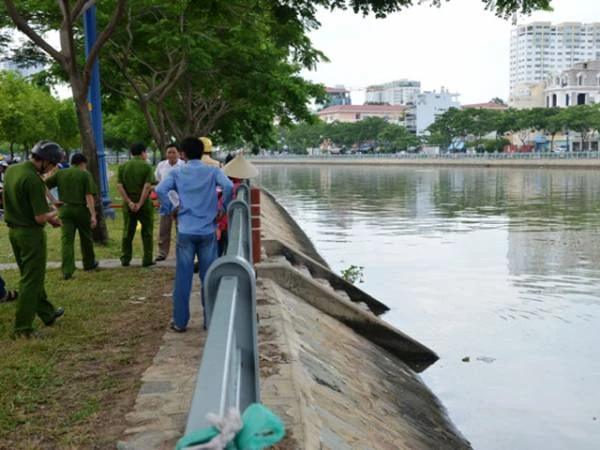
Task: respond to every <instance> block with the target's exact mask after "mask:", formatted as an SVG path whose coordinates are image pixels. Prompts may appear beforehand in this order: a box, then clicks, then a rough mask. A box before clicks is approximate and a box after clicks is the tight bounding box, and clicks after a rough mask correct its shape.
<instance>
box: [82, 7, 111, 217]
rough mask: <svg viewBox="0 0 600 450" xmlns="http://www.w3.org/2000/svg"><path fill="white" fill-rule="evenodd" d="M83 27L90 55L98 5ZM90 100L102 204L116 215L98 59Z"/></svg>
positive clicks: (106, 212)
mask: <svg viewBox="0 0 600 450" xmlns="http://www.w3.org/2000/svg"><path fill="white" fill-rule="evenodd" d="M83 28H84V34H85V56H86V58H87V57H88V56H89V54H90V51H91V50H92V47H93V46H94V43H95V42H96V34H97V33H96V5H92V6H90V7H89V8H88V9H87V10H86V11H85V13H84V16H83ZM88 102H89V105H90V117H91V120H92V130H93V132H94V141H95V142H96V153H97V155H98V168H99V172H100V194H101V196H102V206H103V207H104V215H105V216H106V217H111V218H114V217H115V211H114V210H113V209H112V208H110V203H111V200H110V196H109V191H108V173H107V165H106V154H105V153H104V137H103V132H102V103H101V100H100V63H99V62H98V60H96V62H95V63H94V65H93V66H92V78H91V81H90V87H89V90H88Z"/></svg>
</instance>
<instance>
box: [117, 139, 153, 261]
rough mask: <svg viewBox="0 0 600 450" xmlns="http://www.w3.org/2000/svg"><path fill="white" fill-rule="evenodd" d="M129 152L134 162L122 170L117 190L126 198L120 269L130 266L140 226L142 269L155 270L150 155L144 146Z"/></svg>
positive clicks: (119, 174) (124, 201) (129, 162)
mask: <svg viewBox="0 0 600 450" xmlns="http://www.w3.org/2000/svg"><path fill="white" fill-rule="evenodd" d="M129 151H130V153H131V156H132V158H131V159H130V160H129V161H127V162H126V163H124V164H122V165H121V166H119V171H118V175H117V190H118V191H119V194H121V197H122V198H123V241H122V244H121V265H122V266H128V265H129V264H130V262H131V256H132V255H131V253H132V248H131V247H132V246H131V244H132V241H133V237H134V236H135V229H136V226H137V223H138V222H140V224H141V225H142V246H143V249H144V256H143V258H142V266H144V267H146V266H152V265H154V264H156V263H155V262H154V260H153V259H152V228H153V225H154V207H153V205H152V201H151V200H150V199H149V198H148V195H149V194H150V190H151V189H152V185H153V184H154V172H153V170H152V167H151V166H150V165H149V164H148V162H147V158H148V155H147V153H146V146H145V145H144V144H142V143H136V144H132V145H131V147H130V149H129Z"/></svg>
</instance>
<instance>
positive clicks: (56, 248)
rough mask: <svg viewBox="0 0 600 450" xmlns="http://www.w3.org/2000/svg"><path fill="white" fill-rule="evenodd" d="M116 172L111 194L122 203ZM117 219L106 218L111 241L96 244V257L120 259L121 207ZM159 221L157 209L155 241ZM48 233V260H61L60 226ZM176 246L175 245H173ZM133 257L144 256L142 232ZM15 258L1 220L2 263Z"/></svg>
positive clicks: (111, 173) (111, 168) (48, 228)
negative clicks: (105, 243)
mask: <svg viewBox="0 0 600 450" xmlns="http://www.w3.org/2000/svg"><path fill="white" fill-rule="evenodd" d="M116 173H117V166H116V165H111V166H109V191H110V192H109V195H110V199H111V201H112V203H115V204H121V201H122V199H121V197H120V196H119V194H118V193H117V188H116V179H117V177H116ZM115 213H116V214H115V216H116V217H115V219H108V218H107V219H106V226H107V228H108V236H109V242H108V244H107V245H96V246H95V252H96V259H99V260H102V259H119V256H120V255H121V238H122V236H123V215H122V214H123V213H122V211H121V209H120V208H115ZM158 222H159V215H158V210H155V214H154V241H155V243H156V239H157V236H158ZM46 233H47V235H48V261H60V260H61V251H60V228H52V227H51V226H46ZM171 247H172V248H174V245H172V246H171ZM154 252H155V253H156V245H155V246H154ZM133 257H134V258H141V257H142V238H141V233H140V232H139V231H138V232H137V233H136V234H135V238H134V240H133ZM75 258H76V261H81V252H80V250H79V237H78V236H76V238H75ZM14 262H15V258H14V256H13V253H12V248H11V246H10V242H9V240H8V228H7V226H6V223H5V222H4V221H0V264H5V263H14Z"/></svg>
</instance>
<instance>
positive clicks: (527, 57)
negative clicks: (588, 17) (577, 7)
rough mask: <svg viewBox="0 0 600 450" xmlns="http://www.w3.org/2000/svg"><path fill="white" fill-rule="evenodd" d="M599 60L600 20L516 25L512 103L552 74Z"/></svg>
mask: <svg viewBox="0 0 600 450" xmlns="http://www.w3.org/2000/svg"><path fill="white" fill-rule="evenodd" d="M596 59H600V23H598V22H595V23H581V22H564V23H559V24H554V25H553V24H552V23H551V22H532V23H529V24H524V25H519V26H517V27H516V28H514V29H513V30H512V32H511V39H510V97H509V104H510V105H511V106H519V104H520V103H521V102H523V99H527V98H530V97H531V95H532V94H531V90H532V89H534V88H535V87H536V86H538V85H539V83H541V82H543V81H544V80H546V79H547V78H548V76H550V75H552V74H553V73H555V72H560V71H563V70H566V69H568V68H569V67H572V66H573V65H574V64H575V63H578V62H584V61H589V60H596ZM539 98H540V100H543V97H542V96H540V97H539ZM523 103H525V102H523ZM530 106H531V105H530ZM536 106H543V105H541V104H540V105H536Z"/></svg>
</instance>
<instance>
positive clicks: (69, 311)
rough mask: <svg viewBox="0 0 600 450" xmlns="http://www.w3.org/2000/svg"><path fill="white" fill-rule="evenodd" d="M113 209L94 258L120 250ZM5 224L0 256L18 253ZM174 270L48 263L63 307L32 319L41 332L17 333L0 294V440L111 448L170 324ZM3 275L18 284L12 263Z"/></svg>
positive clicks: (53, 235)
mask: <svg viewBox="0 0 600 450" xmlns="http://www.w3.org/2000/svg"><path fill="white" fill-rule="evenodd" d="M114 200H116V198H115V197H114V196H113V201H114ZM117 217H118V219H117V220H115V221H108V224H109V233H110V237H111V242H110V243H109V245H108V246H107V247H98V248H97V257H98V259H104V258H118V256H119V248H120V238H121V229H120V226H121V223H122V221H121V219H120V217H121V216H120V211H117ZM0 227H2V228H3V229H0V252H1V256H0V262H2V263H11V262H14V258H13V257H12V253H11V249H10V245H9V244H8V237H7V230H6V226H5V225H4V223H2V224H1V225H0ZM137 234H138V235H139V233H137ZM48 237H49V239H48V241H49V254H48V259H49V261H59V260H60V230H51V229H48ZM140 256H141V246H140V238H139V236H136V246H135V247H134V257H138V258H139V257H140ZM173 274H174V272H173V269H172V268H165V267H161V268H158V267H156V266H154V267H152V268H148V269H146V268H141V267H128V268H120V267H119V268H116V269H106V268H105V269H101V270H99V271H95V272H84V271H81V270H78V271H77V272H76V273H75V278H74V279H72V280H69V281H64V280H62V274H61V272H60V270H58V269H53V270H48V272H47V282H46V288H47V292H48V296H49V298H50V299H51V300H52V302H53V303H54V304H55V305H56V306H63V307H64V308H65V310H66V313H65V315H64V317H62V318H61V319H59V320H58V321H57V323H56V324H55V325H54V326H53V327H44V326H43V324H42V323H41V322H40V321H39V319H36V322H35V325H36V327H39V328H40V329H41V330H42V331H43V332H44V333H45V334H46V338H45V339H41V340H38V339H31V340H26V339H18V340H13V339H11V334H12V330H13V326H14V311H15V306H14V304H0V449H23V450H25V449H27V450H30V449H61V450H62V449H107V448H114V445H115V442H116V441H117V440H118V439H119V437H120V435H121V434H122V432H123V428H124V426H125V424H124V420H123V417H124V415H125V414H126V413H127V412H128V411H130V410H131V409H132V407H133V403H134V401H135V396H136V395H137V391H138V389H139V386H140V377H141V375H142V373H143V371H144V370H145V369H146V368H147V367H148V366H149V365H150V364H151V362H152V358H153V357H154V355H155V354H156V351H157V349H158V346H159V345H160V342H161V338H162V336H163V334H164V332H165V329H166V326H167V324H168V321H169V317H170V305H171V297H170V294H171V287H172V280H173ZM2 275H3V277H4V278H5V280H6V281H7V285H8V287H9V288H11V289H15V288H16V287H17V283H18V273H17V271H16V270H9V271H3V272H2Z"/></svg>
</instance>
